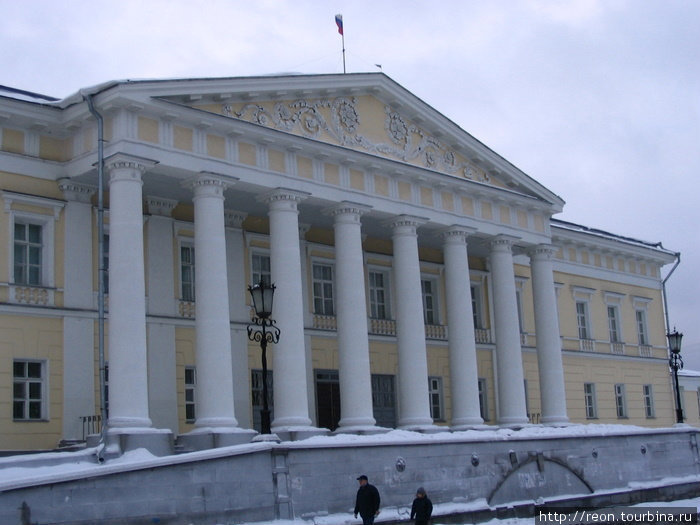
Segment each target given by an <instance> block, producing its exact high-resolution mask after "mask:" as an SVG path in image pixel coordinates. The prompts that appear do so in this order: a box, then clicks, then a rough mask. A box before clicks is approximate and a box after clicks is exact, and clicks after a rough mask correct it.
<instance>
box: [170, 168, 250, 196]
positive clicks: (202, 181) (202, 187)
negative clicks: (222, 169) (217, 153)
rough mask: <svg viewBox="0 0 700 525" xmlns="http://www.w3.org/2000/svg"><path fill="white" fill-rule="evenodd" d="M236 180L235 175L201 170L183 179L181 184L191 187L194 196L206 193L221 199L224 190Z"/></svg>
mask: <svg viewBox="0 0 700 525" xmlns="http://www.w3.org/2000/svg"><path fill="white" fill-rule="evenodd" d="M237 180H238V179H237V178H236V177H230V176H227V175H221V174H219V173H211V172H208V171H202V172H200V173H198V174H197V175H195V176H194V177H190V178H189V179H185V180H184V181H183V182H182V185H183V186H184V187H186V188H189V189H191V190H192V191H193V192H194V195H195V197H197V196H204V195H206V196H209V197H219V198H221V199H223V198H224V191H225V190H226V189H228V188H229V187H231V186H233V185H234V184H235V183H236V181H237Z"/></svg>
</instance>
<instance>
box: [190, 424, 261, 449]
mask: <svg viewBox="0 0 700 525" xmlns="http://www.w3.org/2000/svg"><path fill="white" fill-rule="evenodd" d="M257 434H258V433H257V432H256V431H255V430H252V429H247V428H238V427H223V428H217V427H201V428H197V429H195V430H193V431H191V432H188V433H187V434H180V435H179V436H178V437H177V445H178V447H181V448H182V449H183V451H185V452H194V451H197V450H209V449H212V448H221V447H231V446H234V445H243V444H245V443H250V442H251V441H252V439H253V438H254V437H255V436H256V435H257Z"/></svg>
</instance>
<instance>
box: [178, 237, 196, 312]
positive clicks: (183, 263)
mask: <svg viewBox="0 0 700 525" xmlns="http://www.w3.org/2000/svg"><path fill="white" fill-rule="evenodd" d="M194 264H195V262H194V246H193V245H191V244H184V243H183V244H182V245H180V294H181V297H182V300H183V301H194V297H195V295H194Z"/></svg>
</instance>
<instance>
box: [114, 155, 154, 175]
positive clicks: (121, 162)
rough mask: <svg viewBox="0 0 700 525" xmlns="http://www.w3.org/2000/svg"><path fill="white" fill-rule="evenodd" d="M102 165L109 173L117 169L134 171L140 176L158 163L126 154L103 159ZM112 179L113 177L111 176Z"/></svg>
mask: <svg viewBox="0 0 700 525" xmlns="http://www.w3.org/2000/svg"><path fill="white" fill-rule="evenodd" d="M104 163H105V168H107V170H108V171H110V172H112V171H113V170H117V169H126V170H134V171H138V172H139V176H140V175H143V174H144V173H146V171H148V170H149V169H150V168H152V167H153V166H155V165H156V164H158V161H156V160H152V159H146V158H144V157H138V156H136V155H129V154H127V153H115V154H114V155H110V156H109V157H107V158H106V159H104ZM112 177H114V176H113V175H112Z"/></svg>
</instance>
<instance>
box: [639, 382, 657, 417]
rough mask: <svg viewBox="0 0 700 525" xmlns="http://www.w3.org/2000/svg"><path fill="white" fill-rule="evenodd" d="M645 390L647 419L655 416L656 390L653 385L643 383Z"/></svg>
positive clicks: (645, 413)
mask: <svg viewBox="0 0 700 525" xmlns="http://www.w3.org/2000/svg"><path fill="white" fill-rule="evenodd" d="M642 390H643V392H644V415H645V416H646V417H647V419H650V418H653V417H654V390H653V389H652V385H643V387H642Z"/></svg>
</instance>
